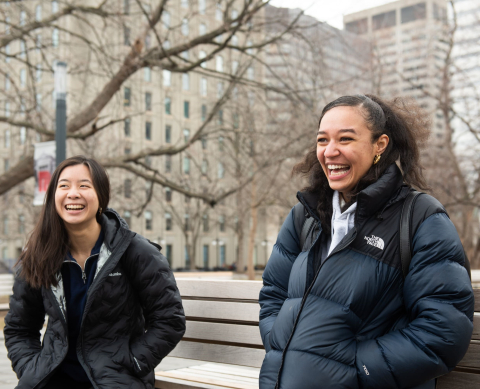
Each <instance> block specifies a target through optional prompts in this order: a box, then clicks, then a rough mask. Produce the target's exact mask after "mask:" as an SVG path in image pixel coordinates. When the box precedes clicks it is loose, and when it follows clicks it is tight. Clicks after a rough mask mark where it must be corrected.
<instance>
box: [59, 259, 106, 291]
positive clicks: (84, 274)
mask: <svg viewBox="0 0 480 389" xmlns="http://www.w3.org/2000/svg"><path fill="white" fill-rule="evenodd" d="M95 255H98V254H93V255H90V256H89V257H88V258H87V259H86V260H85V263H84V264H83V268H82V267H81V266H80V264H79V263H78V262H77V261H71V260H68V261H65V262H66V263H76V264H77V265H78V266H79V267H80V270H81V271H82V281H83V284H84V285H85V284H86V283H87V273H85V269H86V268H87V261H88V260H89V259H90V258H92V257H94V256H95Z"/></svg>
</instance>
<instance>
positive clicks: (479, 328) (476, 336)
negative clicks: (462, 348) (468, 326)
mask: <svg viewBox="0 0 480 389" xmlns="http://www.w3.org/2000/svg"><path fill="white" fill-rule="evenodd" d="M472 340H480V313H479V312H475V313H474V315H473V334H472Z"/></svg>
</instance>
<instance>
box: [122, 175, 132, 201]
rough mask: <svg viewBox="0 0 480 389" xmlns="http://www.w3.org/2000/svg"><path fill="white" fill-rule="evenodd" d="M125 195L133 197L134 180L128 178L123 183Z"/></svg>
mask: <svg viewBox="0 0 480 389" xmlns="http://www.w3.org/2000/svg"><path fill="white" fill-rule="evenodd" d="M123 191H124V196H125V198H126V199H130V198H132V180H130V179H128V178H127V179H126V180H125V181H124V184H123Z"/></svg>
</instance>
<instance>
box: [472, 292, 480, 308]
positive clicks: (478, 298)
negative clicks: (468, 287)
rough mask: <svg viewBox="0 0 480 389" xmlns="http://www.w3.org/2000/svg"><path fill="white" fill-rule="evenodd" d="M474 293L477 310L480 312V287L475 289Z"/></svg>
mask: <svg viewBox="0 0 480 389" xmlns="http://www.w3.org/2000/svg"><path fill="white" fill-rule="evenodd" d="M473 295H474V296H475V309H474V311H475V312H480V289H473Z"/></svg>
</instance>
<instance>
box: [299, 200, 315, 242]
mask: <svg viewBox="0 0 480 389" xmlns="http://www.w3.org/2000/svg"><path fill="white" fill-rule="evenodd" d="M294 210H295V211H294V212H295V231H296V232H297V235H298V237H299V238H300V247H301V248H302V251H305V242H306V241H307V237H308V235H309V233H310V232H311V231H312V228H313V225H314V224H315V220H314V219H313V217H311V216H310V215H307V214H306V211H305V206H304V205H303V204H302V203H300V202H299V203H297V204H296V205H295V207H294Z"/></svg>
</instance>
